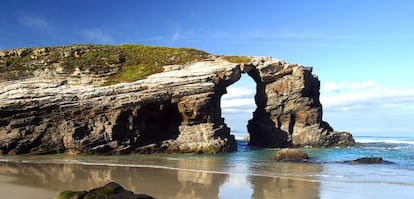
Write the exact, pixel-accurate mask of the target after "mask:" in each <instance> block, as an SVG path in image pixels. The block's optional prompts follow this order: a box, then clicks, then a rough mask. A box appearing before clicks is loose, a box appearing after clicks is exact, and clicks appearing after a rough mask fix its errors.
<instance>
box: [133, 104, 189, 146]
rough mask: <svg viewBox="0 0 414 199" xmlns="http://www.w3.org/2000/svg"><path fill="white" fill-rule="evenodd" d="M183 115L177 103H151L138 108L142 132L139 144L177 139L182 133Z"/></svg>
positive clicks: (138, 118)
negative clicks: (180, 129) (180, 128)
mask: <svg viewBox="0 0 414 199" xmlns="http://www.w3.org/2000/svg"><path fill="white" fill-rule="evenodd" d="M182 121H183V120H182V117H181V114H180V112H179V111H178V107H177V104H176V103H172V104H159V103H151V104H148V105H146V106H143V107H142V108H141V109H139V110H138V114H137V125H138V131H139V133H140V136H139V140H138V142H137V145H138V146H140V145H145V144H148V143H157V142H161V141H164V140H168V139H176V138H177V137H178V135H179V133H180V131H179V129H178V127H179V126H180V125H181V122H182Z"/></svg>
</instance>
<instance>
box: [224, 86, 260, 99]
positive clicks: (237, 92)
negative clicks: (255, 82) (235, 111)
mask: <svg viewBox="0 0 414 199" xmlns="http://www.w3.org/2000/svg"><path fill="white" fill-rule="evenodd" d="M255 93H256V90H255V89H253V88H242V87H228V88H227V94H225V95H223V100H227V99H233V98H240V97H249V98H250V97H251V96H253V97H251V98H254V94H255Z"/></svg>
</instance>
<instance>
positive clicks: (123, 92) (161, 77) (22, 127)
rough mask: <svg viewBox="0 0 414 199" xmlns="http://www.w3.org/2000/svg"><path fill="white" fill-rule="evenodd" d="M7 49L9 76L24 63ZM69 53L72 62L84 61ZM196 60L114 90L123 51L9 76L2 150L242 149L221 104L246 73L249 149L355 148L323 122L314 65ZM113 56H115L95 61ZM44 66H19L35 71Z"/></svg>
mask: <svg viewBox="0 0 414 199" xmlns="http://www.w3.org/2000/svg"><path fill="white" fill-rule="evenodd" d="M85 49H86V50H85ZM87 49H89V51H90V49H92V50H95V52H96V51H99V50H100V49H98V50H96V49H95V48H93V47H91V46H86V47H81V48H80V50H79V52H82V50H84V51H86V52H89V51H88V50H87ZM27 51H30V52H27ZM34 51H41V50H39V49H34V50H33V49H30V50H26V51H25V50H23V52H26V54H25V56H28V55H30V54H31V53H32V52H34ZM11 52H13V51H2V52H1V53H0V58H1V60H0V64H1V63H3V66H2V67H3V68H2V71H7V68H6V67H7V65H6V64H4V63H9V65H10V61H9V60H11V58H13V57H19V56H20V57H22V55H21V54H20V55H19V53H17V52H18V51H16V50H14V52H16V53H14V54H13V53H11ZM70 52H71V53H69V54H68V55H67V56H69V57H76V56H78V57H80V58H82V56H83V55H82V53H76V52H77V51H70ZM30 56H32V55H30ZM130 56H131V55H130ZM136 56H140V55H139V54H137V55H136ZM177 57H178V55H174V56H170V57H169V58H168V59H169V60H170V61H171V60H174V59H177ZM198 58H199V60H193V61H190V62H186V63H179V64H175V65H166V66H164V67H163V72H160V73H155V74H152V75H149V76H145V77H143V79H141V78H139V80H136V81H135V80H134V81H132V82H129V83H118V84H114V85H110V86H97V85H99V84H102V83H103V82H108V77H109V76H111V75H116V74H118V73H120V71H122V70H123V69H122V67H120V65H122V63H124V62H125V60H123V59H125V58H123V54H122V52H120V53H119V55H118V56H116V58H115V60H118V61H113V62H110V63H108V62H107V61H104V62H99V63H96V62H94V63H95V64H98V65H99V67H96V68H98V69H99V70H94V67H72V69H71V70H69V72H66V73H60V72H59V71H62V69H61V67H59V66H61V65H59V64H61V62H59V61H58V62H56V61H55V62H44V61H43V63H42V64H41V65H42V66H43V68H41V69H39V67H37V68H36V67H34V68H35V70H33V71H35V72H30V75H25V74H23V76H22V77H19V75H14V76H13V78H9V79H6V78H3V79H2V81H0V150H1V152H2V153H4V154H22V153H32V154H49V153H62V152H66V153H91V154H126V153H154V152H192V153H193V152H196V153H197V152H206V153H216V152H226V151H233V150H235V149H236V147H237V145H236V142H235V140H234V137H233V136H232V135H231V134H230V129H229V128H228V127H227V126H226V124H225V123H224V120H223V118H222V117H221V107H220V99H221V96H222V95H223V94H225V93H226V87H228V86H229V85H231V84H232V83H234V82H236V81H238V80H239V79H240V77H241V74H242V73H247V74H248V75H249V76H250V77H252V78H253V79H254V81H255V82H256V84H257V93H256V96H255V101H256V105H257V109H256V111H255V112H254V114H253V118H252V119H251V120H250V121H249V124H248V131H249V133H250V136H251V140H250V145H254V146H264V147H292V146H305V145H309V146H316V147H331V146H349V145H353V144H354V140H353V138H352V135H351V134H349V133H345V132H335V131H333V129H332V128H331V127H330V126H329V124H328V123H326V122H324V121H323V120H322V105H321V103H320V102H319V80H318V78H317V77H316V76H314V75H313V74H312V68H309V67H304V66H301V65H297V64H289V63H285V62H284V61H282V60H276V59H272V58H268V57H251V58H250V59H249V61H248V62H245V63H232V62H229V61H226V60H225V59H223V57H218V56H210V55H209V56H204V55H203V56H199V57H198ZM6 59H7V60H6ZM109 59H113V58H105V57H100V59H99V60H101V61H102V60H109ZM127 59H128V58H127ZM5 60H6V61H5ZM34 60H36V59H34ZM39 62H40V61H35V62H34V63H35V64H33V63H30V64H27V62H23V63H18V65H19V64H20V65H24V64H26V65H24V66H25V67H26V68H30V67H31V66H32V67H33V66H37V65H36V63H37V64H38V63H39ZM82 63H83V64H84V62H79V61H78V62H76V64H78V65H81V64H82ZM168 63H170V62H168ZM168 63H167V64H168ZM171 63H173V64H174V63H176V62H174V61H172V62H171ZM164 65H165V64H164ZM102 66H105V67H102ZM44 67H46V68H47V69H44ZM26 71H27V70H26ZM66 71H68V70H66ZM156 72H157V71H156ZM5 73H6V72H3V74H5ZM13 74H19V73H13ZM9 76H10V75H9ZM9 76H8V77H9Z"/></svg>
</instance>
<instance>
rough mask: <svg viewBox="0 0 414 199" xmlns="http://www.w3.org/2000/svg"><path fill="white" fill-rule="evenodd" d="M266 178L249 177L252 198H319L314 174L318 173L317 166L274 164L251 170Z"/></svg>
mask: <svg viewBox="0 0 414 199" xmlns="http://www.w3.org/2000/svg"><path fill="white" fill-rule="evenodd" d="M251 169H252V170H255V171H256V172H257V173H261V172H263V171H266V172H267V175H266V176H278V177H264V176H250V177H249V179H250V183H251V184H252V186H253V195H252V198H255V199H259V198H260V199H262V198H287V199H294V198H319V187H320V185H319V182H317V181H316V180H317V179H315V178H316V176H315V175H314V174H317V173H320V172H321V171H322V167H321V166H320V165H318V164H302V163H275V164H273V165H272V166H263V167H254V168H251Z"/></svg>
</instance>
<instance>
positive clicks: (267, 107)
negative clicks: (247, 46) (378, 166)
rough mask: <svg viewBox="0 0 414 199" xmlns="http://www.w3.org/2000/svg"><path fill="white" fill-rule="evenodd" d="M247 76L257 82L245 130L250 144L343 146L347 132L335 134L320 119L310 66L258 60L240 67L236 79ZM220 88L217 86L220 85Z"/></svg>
mask: <svg viewBox="0 0 414 199" xmlns="http://www.w3.org/2000/svg"><path fill="white" fill-rule="evenodd" d="M241 73H247V74H248V75H249V76H250V77H251V78H252V79H253V80H254V81H255V82H256V95H255V103H256V110H255V111H254V112H253V118H252V119H251V120H249V122H248V125H247V130H248V132H249V134H250V141H249V145H253V146H259V147H292V146H316V147H322V146H346V145H352V144H353V139H352V136H350V134H349V133H344V132H335V131H333V129H332V128H331V127H330V125H329V124H328V123H327V122H325V121H323V120H322V105H321V103H320V101H319V89H320V82H319V80H318V78H317V76H315V75H313V74H312V68H311V67H304V66H301V65H297V64H289V63H285V62H284V61H282V60H273V59H260V60H258V61H256V62H254V61H253V62H252V63H248V64H242V65H240V71H237V72H236V74H234V76H235V77H237V79H236V80H234V79H233V81H231V82H230V83H227V85H226V87H227V86H229V85H230V84H233V83H235V82H236V81H238V80H239V79H240V76H241ZM219 87H220V86H219Z"/></svg>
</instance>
